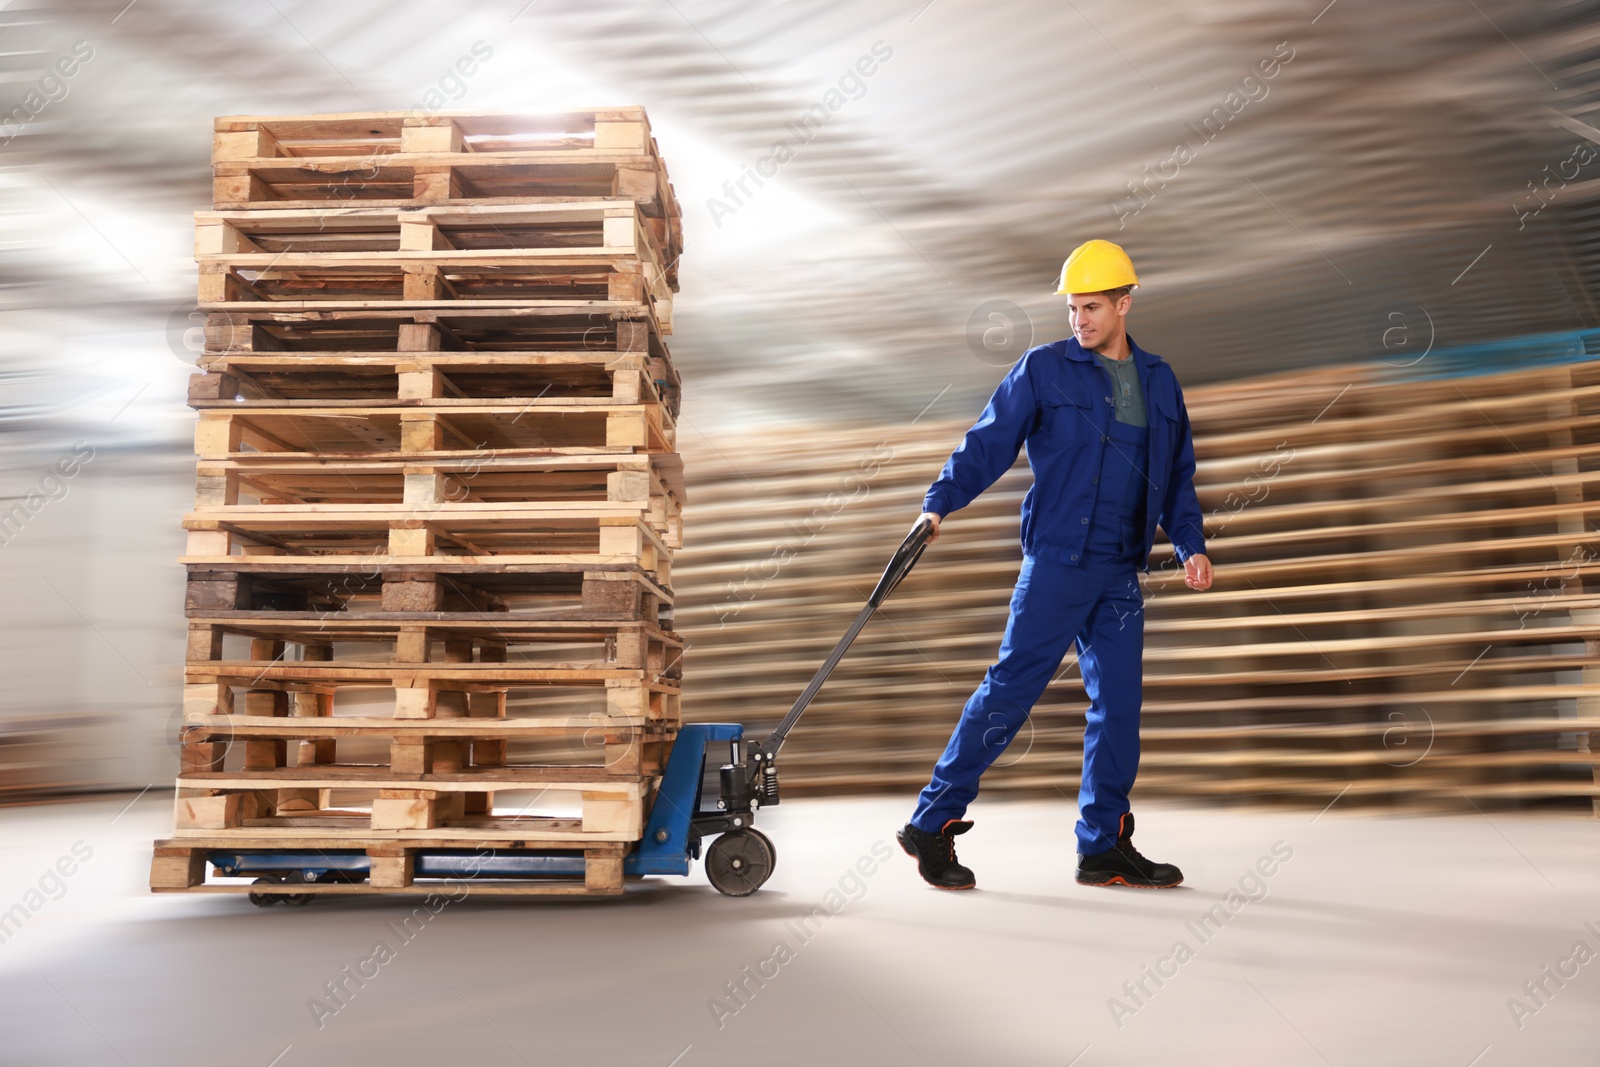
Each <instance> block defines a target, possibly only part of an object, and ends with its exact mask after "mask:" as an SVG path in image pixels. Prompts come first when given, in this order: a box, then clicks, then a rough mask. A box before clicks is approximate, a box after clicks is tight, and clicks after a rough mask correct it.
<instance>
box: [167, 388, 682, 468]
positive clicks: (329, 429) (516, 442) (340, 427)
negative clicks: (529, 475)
mask: <svg viewBox="0 0 1600 1067" xmlns="http://www.w3.org/2000/svg"><path fill="white" fill-rule="evenodd" d="M202 406H203V407H204V410H202V411H201V413H200V418H199V420H198V421H197V422H196V424H195V451H196V453H197V454H198V455H200V456H201V458H203V459H237V458H239V455H240V454H241V453H243V452H244V451H246V448H247V447H248V448H249V449H253V450H255V451H257V452H273V453H280V454H284V455H287V456H294V455H320V454H326V453H351V452H364V453H367V454H369V455H371V454H374V453H396V452H406V453H410V452H437V451H444V450H453V451H470V450H474V449H475V450H478V451H479V453H480V455H481V454H482V453H484V452H489V453H491V454H493V453H497V452H498V451H499V450H501V449H515V450H523V451H527V450H532V449H543V450H548V451H551V452H554V451H555V450H560V449H569V450H579V451H581V452H583V453H585V454H593V453H595V452H597V451H600V450H604V449H628V450H630V451H636V452H650V451H659V452H672V451H674V450H675V448H676V444H677V426H676V424H675V423H674V421H673V419H672V417H671V415H669V414H668V412H667V411H666V409H665V408H664V407H663V406H662V405H659V404H619V403H617V402H616V401H614V400H611V399H610V398H608V397H597V398H593V399H587V398H582V397H572V398H564V399H562V400H545V399H543V398H542V397H528V398H524V399H521V400H520V402H519V401H518V400H517V398H510V399H507V400H500V401H495V402H488V401H482V400H478V401H471V402H464V403H462V402H457V403H452V402H450V401H448V400H443V399H441V400H436V401H432V402H427V403H418V404H400V403H396V404H385V405H375V404H373V403H372V402H370V401H357V402H355V403H349V404H334V403H331V402H329V401H313V402H307V403H305V404H304V405H298V404H293V403H290V402H283V401H249V400H246V401H243V402H239V401H236V402H235V403H234V404H233V405H232V406H231V407H224V406H221V405H216V406H212V405H202Z"/></svg>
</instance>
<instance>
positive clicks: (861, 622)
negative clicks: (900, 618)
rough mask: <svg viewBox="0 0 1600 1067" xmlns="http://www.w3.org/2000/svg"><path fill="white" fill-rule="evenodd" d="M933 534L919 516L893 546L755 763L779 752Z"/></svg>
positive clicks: (929, 524) (909, 570)
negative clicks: (874, 582)
mask: <svg viewBox="0 0 1600 1067" xmlns="http://www.w3.org/2000/svg"><path fill="white" fill-rule="evenodd" d="M932 535H933V523H932V522H931V521H930V520H928V519H918V520H917V524H916V525H915V526H913V527H912V528H911V532H910V533H909V534H907V535H906V539H905V540H904V541H902V542H900V547H899V548H897V549H895V553H894V556H893V557H892V558H891V559H890V560H889V565H888V566H887V567H885V568H884V571H883V577H881V578H879V579H878V585H877V588H875V589H873V590H872V595H871V596H869V597H867V603H866V606H865V607H863V608H862V609H861V614H859V615H857V616H856V619H855V621H854V622H852V623H851V624H850V628H849V629H848V630H846V631H845V632H844V636H843V637H841V638H839V643H838V644H836V645H834V646H833V651H832V652H830V653H828V658H827V659H826V660H825V661H823V664H822V666H821V667H819V668H817V673H816V674H814V675H812V676H811V681H810V683H809V684H808V685H807V686H806V688H805V691H804V692H802V693H801V694H800V697H799V699H797V700H796V701H795V702H794V707H792V708H790V709H789V714H787V715H785V716H784V717H783V721H782V722H780V723H778V725H777V727H776V728H774V729H773V731H772V733H770V734H768V735H767V739H766V740H765V741H763V742H762V743H761V747H760V748H759V749H758V750H757V751H758V752H759V753H760V756H759V757H758V762H761V763H764V764H767V765H771V763H772V760H773V758H774V757H776V756H777V754H778V749H780V748H782V747H783V742H784V739H785V738H786V737H788V736H789V731H790V730H791V729H792V728H793V727H794V724H795V723H796V722H798V721H799V719H800V716H801V714H802V713H803V712H804V711H805V710H806V706H807V705H809V704H810V703H811V701H812V698H814V697H815V696H816V695H817V691H818V690H820V689H821V688H822V683H824V682H826V681H827V680H828V675H830V674H832V673H833V669H834V668H835V667H837V666H838V665H839V661H840V660H841V659H843V658H844V654H845V652H846V651H848V650H849V648H850V645H851V644H852V643H853V642H854V641H855V639H856V635H857V634H859V633H860V632H861V630H862V627H864V626H866V625H867V620H868V619H870V618H872V614H873V612H875V611H877V610H878V608H880V607H881V606H882V605H883V602H884V601H885V600H887V599H889V594H890V593H892V592H894V590H895V587H896V586H898V585H899V584H900V583H901V582H902V581H904V580H905V577H906V575H908V574H910V573H911V568H913V567H915V566H916V565H917V560H919V559H921V558H922V552H923V550H924V549H926V548H927V547H928V539H929V538H930V537H931V536H932Z"/></svg>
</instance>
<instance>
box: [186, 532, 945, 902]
mask: <svg viewBox="0 0 1600 1067" xmlns="http://www.w3.org/2000/svg"><path fill="white" fill-rule="evenodd" d="M932 533H933V524H932V523H931V522H929V521H928V520H926V519H922V520H919V521H918V522H917V524H916V525H915V526H914V527H912V529H911V532H910V533H909V534H907V535H906V538H905V540H904V541H903V542H901V544H900V547H899V548H898V549H896V550H895V553H894V556H893V557H892V558H891V559H890V560H889V565H888V566H887V567H886V568H885V569H884V572H883V576H882V577H881V578H879V579H878V584H877V586H876V587H875V588H874V589H873V591H872V595H871V596H869V597H867V602H866V604H865V605H864V606H863V607H862V609H861V612H860V614H858V615H857V616H856V618H855V621H854V622H852V623H851V624H850V627H849V629H847V630H846V631H845V633H844V636H843V637H841V638H839V642H838V644H836V645H834V646H833V651H832V652H830V653H828V658H827V659H826V660H824V661H823V664H822V666H821V667H819V668H817V672H816V674H814V675H812V677H811V681H810V682H809V683H808V684H807V685H806V687H805V690H804V691H803V692H801V694H800V696H799V697H798V698H797V699H796V700H795V702H794V705H793V706H792V707H791V708H790V709H789V713H788V714H787V715H785V716H784V717H783V720H782V721H781V722H779V723H778V725H777V726H776V727H774V728H773V730H772V732H771V733H770V734H768V735H767V737H766V739H765V740H762V741H757V740H755V739H754V738H747V737H745V736H744V727H743V726H742V725H740V724H738V723H694V724H690V725H686V726H683V727H680V728H679V730H678V736H677V739H676V740H675V741H674V742H673V746H672V753H671V755H669V756H668V757H667V765H666V767H665V768H664V769H663V771H662V776H661V783H660V785H659V787H658V788H657V790H656V797H655V802H654V804H653V805H652V807H651V809H650V818H649V820H648V821H647V823H646V825H645V832H644V839H643V840H642V841H640V842H639V845H638V847H637V848H635V849H634V850H633V851H632V852H631V853H629V854H628V855H627V857H625V858H624V860H623V866H622V870H623V874H624V875H647V874H676V875H684V874H688V873H689V867H690V863H691V861H692V860H694V859H697V858H699V857H700V852H701V845H702V842H704V841H705V840H706V839H707V838H714V839H715V840H713V841H712V842H711V844H710V845H709V846H706V849H705V865H706V877H707V878H708V879H709V880H710V882H711V884H712V885H713V886H714V887H716V889H717V890H718V892H721V893H724V894H726V895H728V896H735V897H743V896H749V895H750V894H751V893H754V892H755V891H756V890H757V889H760V888H761V886H762V885H763V884H765V883H766V881H767V879H768V878H770V877H771V876H772V871H773V869H774V867H775V865H776V863H777V849H776V848H775V847H774V845H773V844H772V841H771V839H770V838H768V837H767V835H766V834H764V833H762V832H761V831H760V830H757V829H756V828H755V815H756V812H757V811H758V810H759V809H760V808H763V807H770V806H772V805H774V804H776V803H778V800H779V790H778V751H779V750H780V749H781V748H782V747H783V742H784V740H785V739H786V738H787V737H788V736H789V731H790V730H792V729H793V728H794V726H795V724H796V723H797V722H799V720H800V716H801V715H802V714H804V712H805V710H806V707H807V706H808V705H810V703H811V701H812V700H813V699H814V698H815V697H816V695H817V693H818V691H819V690H821V688H822V686H823V683H824V682H826V681H827V680H828V676H829V675H830V674H832V673H833V670H834V668H835V667H837V666H838V665H839V661H840V660H842V659H843V658H844V654H845V652H847V651H848V650H849V648H850V646H851V644H852V643H854V641H855V639H856V636H857V635H858V634H860V633H861V631H862V629H863V628H864V627H865V626H866V625H867V622H868V620H870V619H871V618H872V616H873V614H874V613H875V612H876V611H877V610H878V608H879V607H881V606H882V605H883V602H884V601H885V600H887V599H888V598H889V594H891V593H893V592H894V590H895V588H896V587H897V586H899V584H900V583H901V582H902V581H903V580H904V579H905V577H906V575H908V574H910V573H911V569H912V568H913V567H915V566H916V565H917V561H918V560H919V559H921V558H922V553H923V550H924V549H926V548H927V546H928V541H929V538H930V537H931V535H932ZM718 743H723V744H727V745H728V746H729V748H728V751H729V762H728V763H726V764H724V765H723V766H722V768H721V771H720V774H719V781H718V795H717V799H716V803H715V807H712V808H707V807H706V805H705V798H706V793H707V790H706V788H705V779H706V773H705V772H706V759H707V751H708V748H709V746H711V745H713V744H718ZM703 809H705V810H703ZM210 861H211V863H212V864H213V865H214V866H215V867H216V869H217V873H218V874H221V875H225V876H251V875H254V876H257V880H258V882H261V883H263V884H273V885H277V884H284V883H300V884H304V883H307V882H318V881H346V882H355V881H364V880H365V879H366V877H367V874H368V864H369V863H370V861H369V860H368V858H367V856H366V855H365V854H364V853H361V852H355V851H351V852H349V853H348V854H346V853H339V852H321V851H319V852H287V851H282V852H280V851H276V850H274V851H270V852H214V853H212V854H211V856H210ZM583 863H584V861H583V858H582V854H581V853H578V854H573V853H570V852H534V851H520V852H513V853H505V854H497V855H495V856H491V857H487V858H485V857H482V856H473V855H466V854H463V852H462V851H460V850H457V851H452V852H437V853H430V852H423V853H421V854H419V855H418V856H417V858H416V876H417V877H418V878H452V877H454V878H461V877H467V878H473V877H479V878H481V877H489V878H547V877H552V876H568V877H571V876H577V877H581V876H582V875H583ZM310 898H311V894H308V893H295V892H293V891H292V890H289V891H287V892H285V891H277V892H274V891H271V890H267V889H262V890H260V891H258V892H252V893H251V894H250V899H251V901H252V903H255V904H258V905H261V906H266V905H269V904H273V903H277V902H280V901H281V902H283V903H288V904H305V903H308V902H309V900H310Z"/></svg>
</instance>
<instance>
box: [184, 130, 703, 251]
mask: <svg viewBox="0 0 1600 1067" xmlns="http://www.w3.org/2000/svg"><path fill="white" fill-rule="evenodd" d="M212 173H213V186H212V189H213V206H214V207H216V208H219V209H233V208H247V207H272V208H279V209H283V208H289V207H293V208H316V207H324V206H327V205H328V204H329V203H337V204H344V205H353V204H360V205H362V206H368V207H370V206H377V205H384V206H421V205H442V204H457V203H461V204H474V205H481V206H491V205H495V204H501V203H504V204H510V205H518V206H521V205H525V204H527V203H529V202H530V201H549V200H551V199H593V198H595V197H608V198H609V197H619V198H626V199H630V200H633V201H634V202H636V203H637V204H638V205H639V208H640V210H641V211H642V212H643V213H644V214H645V215H646V216H648V217H650V218H653V219H661V220H662V222H663V229H664V234H663V236H664V238H665V240H664V241H663V246H664V249H665V251H667V253H668V255H669V258H671V259H674V260H675V259H676V258H677V257H678V256H679V255H681V253H682V224H681V211H680V210H679V207H678V203H677V198H676V197H675V196H674V195H673V192H672V186H671V184H670V182H669V181H668V180H667V175H666V170H665V167H664V166H663V165H662V163H661V158H660V155H659V152H658V149H657V146H656V143H655V139H654V138H653V137H651V135H650V126H649V121H648V119H647V118H646V117H645V114H644V111H643V109H641V108H614V109H607V110H599V111H586V112H569V113H566V114H561V115H510V114H498V115H486V114H462V113H452V112H441V113H438V114H434V115H426V116H423V115H412V114H407V113H404V112H376V113H366V114H346V115H318V116H305V117H296V118H293V119H285V118H278V117H267V116H262V117H256V116H244V115H238V116H228V117H225V118H219V119H217V120H216V133H215V135H214V139H213V143H212Z"/></svg>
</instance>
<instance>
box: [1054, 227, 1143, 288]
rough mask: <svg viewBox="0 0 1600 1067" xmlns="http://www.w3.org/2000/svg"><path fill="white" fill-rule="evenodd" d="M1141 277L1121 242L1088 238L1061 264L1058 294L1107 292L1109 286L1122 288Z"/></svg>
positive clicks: (1136, 283)
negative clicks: (1089, 239) (1118, 243)
mask: <svg viewBox="0 0 1600 1067" xmlns="http://www.w3.org/2000/svg"><path fill="white" fill-rule="evenodd" d="M1138 284H1139V276H1138V275H1137V274H1135V273H1133V260H1131V259H1129V258H1128V253H1126V252H1124V251H1123V250H1122V246H1121V245H1114V244H1112V243H1111V242H1110V241H1100V240H1094V241H1085V242H1083V244H1081V245H1079V246H1078V247H1077V248H1074V249H1073V250H1072V255H1070V256H1068V257H1067V261H1066V262H1065V263H1063V264H1062V265H1061V288H1059V289H1057V290H1056V295H1057V296H1066V295H1068V294H1070V293H1103V292H1105V291H1106V290H1108V289H1121V288H1122V287H1123V286H1124V285H1134V286H1136V285H1138Z"/></svg>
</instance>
